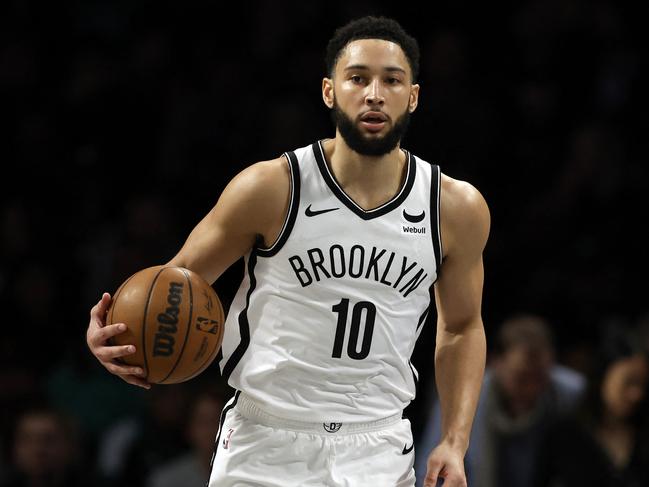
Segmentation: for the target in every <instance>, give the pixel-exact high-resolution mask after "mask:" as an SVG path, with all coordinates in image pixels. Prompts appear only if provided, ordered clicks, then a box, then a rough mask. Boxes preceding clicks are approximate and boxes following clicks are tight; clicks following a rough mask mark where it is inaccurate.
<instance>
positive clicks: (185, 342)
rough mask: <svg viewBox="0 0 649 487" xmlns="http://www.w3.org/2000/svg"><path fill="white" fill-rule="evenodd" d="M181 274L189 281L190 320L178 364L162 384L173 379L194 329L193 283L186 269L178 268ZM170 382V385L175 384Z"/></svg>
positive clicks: (177, 360) (179, 353) (161, 381)
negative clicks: (170, 378) (190, 333)
mask: <svg viewBox="0 0 649 487" xmlns="http://www.w3.org/2000/svg"><path fill="white" fill-rule="evenodd" d="M178 269H179V270H180V272H182V274H183V275H184V276H185V279H186V280H187V288H188V289H189V319H188V321H187V327H186V328H187V329H186V330H185V340H184V341H183V345H182V347H181V348H180V351H179V352H178V357H177V358H176V363H175V364H174V365H173V367H172V368H171V370H170V371H169V373H168V374H167V375H166V376H165V378H164V379H162V380H160V384H164V383H165V381H166V380H167V379H168V378H169V377H171V374H173V373H174V371H175V370H176V367H178V364H179V363H180V361H181V359H182V358H183V354H184V352H185V346H186V345H187V341H188V339H189V332H190V331H191V329H192V315H193V312H194V293H193V291H192V281H191V279H190V277H189V274H188V273H187V272H186V271H185V269H184V268H180V267H179V268H178ZM174 382H175V381H174ZM174 382H170V383H174Z"/></svg>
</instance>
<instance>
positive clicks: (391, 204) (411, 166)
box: [311, 140, 417, 220]
mask: <svg viewBox="0 0 649 487" xmlns="http://www.w3.org/2000/svg"><path fill="white" fill-rule="evenodd" d="M311 147H312V149H313V154H314V155H315V158H316V161H317V162H318V168H319V169H320V174H321V175H322V178H323V179H324V180H325V182H326V183H327V186H329V189H331V191H332V192H333V193H334V194H335V195H336V197H337V198H338V199H339V200H340V201H341V202H342V203H343V204H344V205H345V206H346V207H347V208H349V209H350V210H351V211H353V212H354V213H356V214H357V215H358V216H359V217H361V218H362V219H363V220H371V219H373V218H377V217H379V216H383V215H385V214H386V213H389V212H390V211H392V210H394V209H395V208H397V207H398V206H400V205H401V203H403V202H404V200H405V199H406V198H407V197H408V194H410V190H411V189H412V186H413V184H414V183H415V176H416V173H417V164H416V163H415V158H414V157H413V155H412V154H410V152H408V151H407V150H404V152H405V153H406V159H407V161H408V164H407V174H406V180H405V182H404V184H403V185H402V186H401V190H400V191H399V193H398V194H397V195H396V196H395V197H394V198H392V199H391V200H390V201H388V202H386V203H384V204H382V205H381V206H378V207H376V208H373V209H371V210H365V209H363V208H361V207H360V206H358V205H357V204H356V202H355V201H354V200H353V199H351V198H350V197H349V196H348V195H347V193H345V192H344V191H343V189H342V188H341V187H340V185H339V184H338V182H337V181H336V178H335V177H334V175H333V174H332V173H331V171H330V170H329V166H328V164H327V161H326V160H325V155H324V149H323V148H322V141H320V140H319V141H318V142H315V143H314V144H313V145H312V146H311Z"/></svg>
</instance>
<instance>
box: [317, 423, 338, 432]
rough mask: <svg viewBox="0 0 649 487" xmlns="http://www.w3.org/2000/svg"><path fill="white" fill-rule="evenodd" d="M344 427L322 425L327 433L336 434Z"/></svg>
mask: <svg viewBox="0 0 649 487" xmlns="http://www.w3.org/2000/svg"><path fill="white" fill-rule="evenodd" d="M342 425H343V424H342V423H322V427H323V428H324V429H325V431H326V432H327V433H335V432H336V431H338V430H339V429H340V427H341V426H342Z"/></svg>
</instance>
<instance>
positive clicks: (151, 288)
mask: <svg viewBox="0 0 649 487" xmlns="http://www.w3.org/2000/svg"><path fill="white" fill-rule="evenodd" d="M165 269H167V267H162V268H161V269H160V270H158V272H157V273H156V275H155V277H154V278H153V282H151V287H150V288H149V293H148V296H147V298H146V305H145V306H144V317H143V318H142V355H143V356H144V370H145V372H146V379H148V378H149V364H148V361H147V359H146V357H147V353H146V323H147V315H148V313H149V305H150V304H151V296H152V295H153V289H154V288H155V285H156V283H157V282H158V277H160V274H162V271H164V270H165Z"/></svg>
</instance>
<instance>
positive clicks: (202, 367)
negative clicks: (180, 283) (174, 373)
mask: <svg viewBox="0 0 649 487" xmlns="http://www.w3.org/2000/svg"><path fill="white" fill-rule="evenodd" d="M208 285H209V283H208ZM211 287H212V286H210V288H211ZM217 298H218V297H217ZM216 304H217V305H218V308H219V309H220V310H221V313H220V316H219V322H220V324H221V327H220V333H219V336H220V338H219V339H217V340H216V344H217V346H216V347H215V348H214V350H212V352H211V353H210V354H209V355H208V356H207V357H206V359H205V360H204V361H203V363H202V364H201V365H200V366H199V367H198V368H197V369H196V370H195V371H194V372H191V373H190V374H189V375H187V376H185V377H182V378H179V379H176V380H175V381H174V382H173V383H178V382H184V381H187V380H189V379H193V378H194V377H196V376H197V375H198V374H200V373H201V372H203V371H204V370H205V369H206V368H207V367H208V366H209V365H210V364H211V363H212V362H213V361H214V357H216V354H217V353H218V352H219V350H221V343H222V341H223V334H224V329H225V313H224V312H223V307H222V306H221V302H220V301H219V300H218V299H217V300H216ZM190 326H191V321H190Z"/></svg>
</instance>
